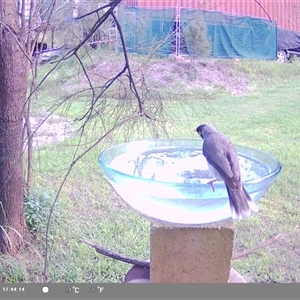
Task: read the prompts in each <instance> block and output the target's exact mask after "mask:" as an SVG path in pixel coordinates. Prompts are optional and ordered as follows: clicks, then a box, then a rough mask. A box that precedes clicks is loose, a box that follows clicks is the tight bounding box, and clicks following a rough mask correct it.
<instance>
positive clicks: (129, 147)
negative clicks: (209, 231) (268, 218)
mask: <svg viewBox="0 0 300 300" xmlns="http://www.w3.org/2000/svg"><path fill="white" fill-rule="evenodd" d="M235 148H236V151H237V154H238V156H239V160H240V165H241V173H242V180H243V182H244V186H245V188H246V190H247V191H248V193H249V195H250V196H251V198H252V199H253V200H254V201H255V202H257V201H258V200H259V199H260V198H261V197H262V196H263V195H264V194H265V193H266V192H267V190H268V188H269V187H270V186H271V185H272V183H273V182H274V181H275V179H276V177H277V176H278V174H279V173H280V170H281V165H280V163H279V162H278V161H277V159H275V158H274V157H273V156H271V155H269V154H267V153H264V152H262V151H259V150H256V149H252V148H248V147H243V146H237V145H236V146H235ZM99 162H100V165H101V167H102V169H103V171H104V173H105V175H106V177H107V179H108V181H109V182H110V184H111V185H112V186H113V188H114V189H115V191H116V192H117V193H118V194H119V195H120V196H121V198H122V199H123V200H124V201H125V202H126V203H127V204H129V205H130V206H131V207H132V208H134V209H135V210H137V211H138V212H140V213H141V214H142V215H145V216H147V217H148V218H150V219H155V220H159V221H161V222H171V223H173V225H174V224H185V225H197V224H207V223H211V222H218V221H222V220H226V219H228V218H231V211H230V207H229V201H228V195H227V191H226V188H225V185H224V183H223V182H218V183H216V184H215V191H213V190H212V187H211V186H210V185H209V184H207V182H208V181H210V180H211V179H212V175H211V173H210V172H209V170H208V165H207V162H206V160H205V157H204V156H203V154H202V141H201V140H192V139H190V140H188V139H158V140H142V141H136V142H129V143H125V144H120V145H117V146H114V147H111V148H109V149H107V150H105V151H104V152H102V154H101V155H100V157H99Z"/></svg>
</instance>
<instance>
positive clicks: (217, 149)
mask: <svg viewBox="0 0 300 300" xmlns="http://www.w3.org/2000/svg"><path fill="white" fill-rule="evenodd" d="M196 131H197V133H198V134H199V135H200V136H201V138H202V139H203V149H202V151H203V155H204V156H205V158H206V160H207V163H208V166H209V169H210V170H211V171H212V173H213V174H214V177H215V180H212V181H210V182H209V183H210V184H211V185H212V188H213V190H214V186H213V183H214V181H218V180H221V181H224V182H225V185H226V189H227V193H228V197H229V203H230V208H231V213H232V218H233V219H238V220H241V219H244V218H247V217H250V216H251V212H252V211H253V212H258V207H257V205H256V204H255V202H254V201H253V200H252V199H251V198H250V196H249V194H248V193H247V191H246V190H245V188H244V185H243V183H242V179H241V171H240V164H239V159H238V155H237V153H236V151H235V148H234V146H233V144H232V142H231V141H230V139H229V138H228V137H227V136H225V135H223V134H221V133H219V132H218V131H217V130H215V129H214V128H212V127H211V126H210V125H208V124H202V125H200V126H198V127H197V129H196Z"/></svg>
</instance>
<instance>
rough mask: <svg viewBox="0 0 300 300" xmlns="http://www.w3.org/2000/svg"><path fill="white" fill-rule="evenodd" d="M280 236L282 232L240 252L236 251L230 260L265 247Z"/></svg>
mask: <svg viewBox="0 0 300 300" xmlns="http://www.w3.org/2000/svg"><path fill="white" fill-rule="evenodd" d="M281 238H282V234H278V235H276V236H274V237H272V238H270V239H268V240H266V241H263V242H261V243H259V244H258V245H256V246H254V247H252V248H250V249H246V250H244V251H241V252H238V253H235V254H233V255H232V260H236V259H240V258H242V257H245V256H248V255H249V254H251V253H253V252H255V251H257V250H259V249H262V248H266V247H267V246H270V245H271V244H273V243H275V242H277V241H278V240H280V239H281Z"/></svg>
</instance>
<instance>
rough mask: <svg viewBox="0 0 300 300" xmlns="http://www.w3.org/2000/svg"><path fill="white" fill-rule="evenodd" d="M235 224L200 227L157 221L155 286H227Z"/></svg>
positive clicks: (153, 253)
mask: <svg viewBox="0 0 300 300" xmlns="http://www.w3.org/2000/svg"><path fill="white" fill-rule="evenodd" d="M233 239H234V226H233V221H232V220H228V221H224V222H218V223H212V224H209V225H205V226H201V227H200V226H197V227H184V226H181V227H173V226H169V225H164V224H160V223H155V222H153V223H152V225H151V236H150V253H151V254H150V255H151V257H150V261H151V267H150V282H151V283H227V282H228V278H229V274H230V266H231V257H232V251H233Z"/></svg>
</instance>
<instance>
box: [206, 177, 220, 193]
mask: <svg viewBox="0 0 300 300" xmlns="http://www.w3.org/2000/svg"><path fill="white" fill-rule="evenodd" d="M216 181H218V180H217V179H213V180H210V181H209V182H208V183H207V184H210V185H211V188H212V190H213V192H214V191H215V187H214V183H215V182H216Z"/></svg>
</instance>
